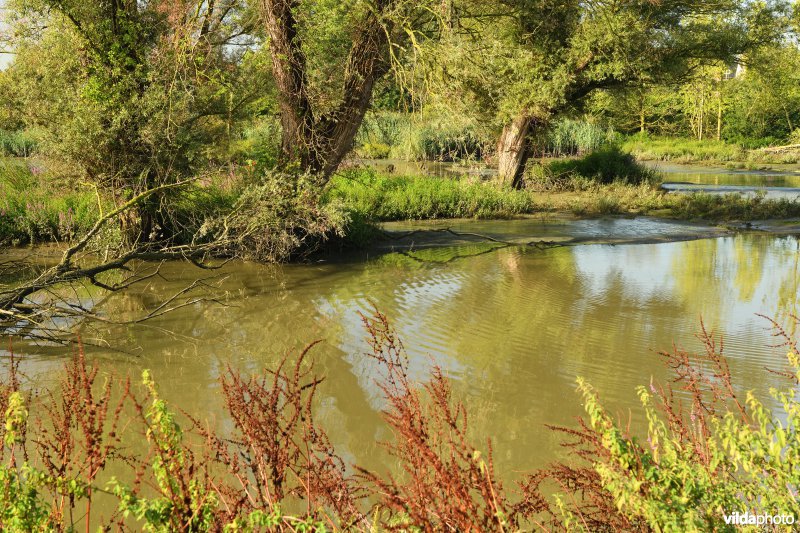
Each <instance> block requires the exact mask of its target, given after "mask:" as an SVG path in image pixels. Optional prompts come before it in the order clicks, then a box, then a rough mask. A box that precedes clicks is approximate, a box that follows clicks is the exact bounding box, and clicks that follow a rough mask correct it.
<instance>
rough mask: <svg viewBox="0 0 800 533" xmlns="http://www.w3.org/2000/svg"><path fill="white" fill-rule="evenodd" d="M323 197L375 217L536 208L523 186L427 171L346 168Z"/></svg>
mask: <svg viewBox="0 0 800 533" xmlns="http://www.w3.org/2000/svg"><path fill="white" fill-rule="evenodd" d="M325 198H326V199H327V201H333V200H338V201H340V202H341V203H342V205H343V206H344V207H345V208H346V209H347V210H349V211H351V212H354V213H358V214H359V215H360V216H362V217H363V218H366V219H369V220H373V221H385V220H409V219H432V218H464V217H469V218H473V217H475V218H489V217H496V218H504V217H511V216H515V215H520V214H523V213H530V212H532V211H533V210H535V208H536V203H535V202H534V200H533V198H532V196H531V194H530V193H529V192H527V191H514V190H503V189H500V188H498V187H497V186H496V185H495V184H493V183H484V182H480V181H473V180H468V179H447V178H435V177H426V176H386V175H382V174H379V173H377V172H375V171H374V170H366V169H357V170H346V171H343V172H341V173H340V174H339V175H337V176H336V177H334V179H333V180H332V182H331V184H330V186H329V188H328V191H327V192H326V195H325Z"/></svg>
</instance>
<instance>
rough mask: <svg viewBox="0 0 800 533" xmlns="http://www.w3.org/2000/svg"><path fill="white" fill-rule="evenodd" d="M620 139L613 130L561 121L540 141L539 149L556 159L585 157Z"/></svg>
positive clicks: (579, 121) (580, 122)
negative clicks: (575, 156) (576, 156)
mask: <svg viewBox="0 0 800 533" xmlns="http://www.w3.org/2000/svg"><path fill="white" fill-rule="evenodd" d="M618 137H619V136H618V135H617V133H616V132H615V131H614V129H613V128H602V127H600V126H599V125H597V124H594V123H592V122H587V121H585V120H572V119H561V120H557V121H556V122H555V123H554V124H553V126H552V127H551V128H550V129H549V130H548V132H547V135H546V136H545V137H544V139H542V140H539V142H538V144H539V146H538V147H537V148H539V149H540V150H542V151H543V152H544V153H545V154H548V155H552V156H555V157H564V156H573V155H583V154H588V153H591V152H594V151H595V150H599V149H600V148H602V147H604V146H607V145H612V144H615V143H616V141H617V140H618Z"/></svg>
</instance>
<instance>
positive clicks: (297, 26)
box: [259, 0, 435, 181]
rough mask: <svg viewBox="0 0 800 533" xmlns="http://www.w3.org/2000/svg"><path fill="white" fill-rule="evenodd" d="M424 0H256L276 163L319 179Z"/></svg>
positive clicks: (349, 139)
mask: <svg viewBox="0 0 800 533" xmlns="http://www.w3.org/2000/svg"><path fill="white" fill-rule="evenodd" d="M424 3H425V1H424V0H421V1H406V0H352V1H346V2H337V1H333V2H332V1H328V0H260V3H259V8H260V12H261V20H262V22H263V27H264V30H265V34H266V36H267V38H268V42H269V51H270V53H271V57H272V74H273V78H274V83H275V86H276V88H277V93H278V103H279V111H280V121H281V128H282V139H281V151H282V155H283V164H284V165H286V166H294V167H297V168H299V170H301V171H304V172H309V173H313V174H317V175H319V176H320V177H321V178H322V180H323V181H324V180H326V179H327V178H328V177H329V176H330V175H331V174H332V173H333V172H334V171H335V170H336V168H337V167H338V166H339V164H340V163H341V161H342V159H343V158H344V157H345V155H347V153H348V152H349V151H350V149H351V148H352V145H353V139H354V138H355V135H356V133H357V131H358V128H359V126H360V125H361V123H362V121H363V119H364V114H365V113H366V111H367V109H368V108H369V105H370V100H371V98H372V93H373V90H374V88H375V85H376V83H377V82H378V81H379V80H380V79H381V77H383V76H384V75H385V74H387V73H388V72H389V70H390V69H391V68H392V66H393V64H396V62H397V61H399V60H400V57H401V54H402V53H403V51H404V48H405V45H406V44H407V43H408V42H409V40H413V37H411V36H412V35H414V33H415V32H416V31H417V28H418V27H419V26H420V25H424V24H426V23H430V21H431V19H432V18H435V17H432V16H431V12H430V11H426V10H425V9H422V8H423V6H424Z"/></svg>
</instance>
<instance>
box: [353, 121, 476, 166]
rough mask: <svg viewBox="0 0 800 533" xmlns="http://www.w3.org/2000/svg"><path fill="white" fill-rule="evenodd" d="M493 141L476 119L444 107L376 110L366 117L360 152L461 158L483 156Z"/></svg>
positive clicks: (410, 157) (408, 157)
mask: <svg viewBox="0 0 800 533" xmlns="http://www.w3.org/2000/svg"><path fill="white" fill-rule="evenodd" d="M488 142H489V141H488V140H487V139H486V138H485V137H484V135H482V134H481V133H480V131H479V130H478V128H477V127H476V126H475V124H474V123H473V121H472V120H470V119H469V118H466V117H464V116H460V117H459V116H453V115H452V114H449V113H443V112H441V111H439V112H436V111H433V110H431V111H428V112H424V113H400V112H388V111H382V112H375V113H370V114H368V115H367V116H366V118H365V119H364V122H363V124H362V126H361V128H360V129H359V133H358V137H357V138H356V146H357V149H356V152H357V154H358V155H359V156H361V157H365V158H370V159H382V158H387V157H391V158H396V159H406V160H428V161H458V160H462V159H479V158H480V157H481V156H482V154H483V153H484V151H485V146H486V144H487V143H488Z"/></svg>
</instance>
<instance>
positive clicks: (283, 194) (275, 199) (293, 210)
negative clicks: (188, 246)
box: [194, 172, 348, 263]
mask: <svg viewBox="0 0 800 533" xmlns="http://www.w3.org/2000/svg"><path fill="white" fill-rule="evenodd" d="M347 223H348V218H347V215H346V212H345V210H344V209H343V208H342V205H341V203H340V202H338V201H330V200H329V201H327V202H322V200H321V196H320V188H319V187H318V186H317V184H316V183H315V182H314V179H313V177H311V176H308V175H301V176H296V175H294V174H285V173H280V172H271V173H267V174H266V175H265V176H263V177H262V178H261V179H260V180H259V181H258V182H256V183H254V184H251V185H248V186H247V187H245V188H244V189H243V190H242V191H241V192H240V194H239V196H238V197H237V198H236V199H235V201H234V202H233V205H232V206H231V207H230V209H220V214H218V215H217V216H212V217H210V218H207V219H206V220H205V221H204V223H203V225H202V227H200V228H199V230H198V232H197V234H196V235H195V236H194V238H196V239H197V240H199V241H206V240H208V241H210V242H211V245H212V246H213V248H214V250H215V253H217V254H221V255H227V256H233V257H241V258H244V259H252V260H256V261H263V262H270V263H274V262H281V261H286V260H288V259H290V258H293V257H297V256H298V255H307V254H310V253H312V252H313V251H315V250H317V249H318V247H319V245H320V244H321V243H322V242H324V241H325V240H327V239H328V238H330V237H334V236H338V237H343V236H344V232H345V226H346V225H347Z"/></svg>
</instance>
